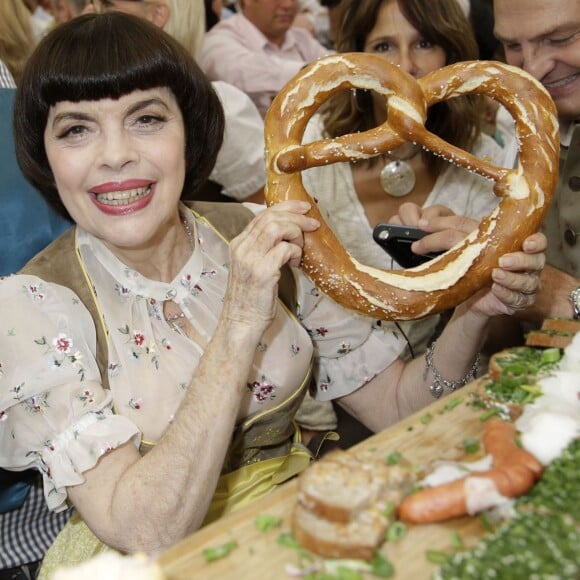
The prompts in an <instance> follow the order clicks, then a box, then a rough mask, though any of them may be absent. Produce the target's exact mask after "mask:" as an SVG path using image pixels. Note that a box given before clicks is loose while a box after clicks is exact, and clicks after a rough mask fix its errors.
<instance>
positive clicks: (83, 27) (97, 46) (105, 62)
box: [13, 12, 224, 215]
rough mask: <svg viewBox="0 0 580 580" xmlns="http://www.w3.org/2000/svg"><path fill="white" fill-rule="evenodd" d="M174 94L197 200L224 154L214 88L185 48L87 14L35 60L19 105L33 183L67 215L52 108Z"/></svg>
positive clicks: (51, 37) (134, 22)
mask: <svg viewBox="0 0 580 580" xmlns="http://www.w3.org/2000/svg"><path fill="white" fill-rule="evenodd" d="M156 87H167V88H169V89H170V90H171V91H172V93H173V95H174V96H175V98H176V101H177V103H178V105H179V108H180V110H181V113H182V116H183V122H184V130H185V152H184V155H185V182H184V186H183V191H182V192H181V193H182V195H183V194H184V193H187V194H188V195H191V194H193V195H195V192H196V191H198V190H199V188H200V186H201V185H203V183H204V182H205V181H206V180H207V178H208V176H209V174H210V173H211V170H212V169H213V166H214V163H215V159H216V157H217V153H218V151H219V149H220V147H221V144H222V139H223V131H224V113H223V109H222V106H221V103H220V101H219V98H218V96H217V94H216V93H215V91H214V90H213V87H212V86H211V84H210V82H209V81H208V80H207V79H206V77H205V75H204V74H203V73H202V71H201V69H200V68H199V67H198V66H197V64H195V62H194V60H193V58H192V57H191V55H189V53H188V52H187V50H186V49H185V48H183V47H182V46H181V45H180V44H179V43H178V42H177V41H176V40H174V39H173V38H172V37H171V36H169V35H168V34H167V33H165V32H163V31H162V30H161V29H159V28H157V27H155V26H154V25H153V24H150V23H149V22H147V21H146V20H144V19H142V18H138V17H136V16H132V15H129V14H123V13H121V12H110V13H106V14H86V15H82V16H78V17H77V18H73V19H72V20H70V21H69V22H67V23H64V24H62V25H60V26H58V27H56V28H55V29H54V30H53V31H52V32H51V33H49V34H48V35H47V36H45V37H44V39H43V40H42V41H41V43H40V44H39V45H38V47H37V49H36V50H35V51H34V53H33V54H32V56H31V57H30V59H29V61H28V63H27V65H26V67H25V69H24V74H23V80H22V83H21V84H20V86H19V87H18V89H17V92H16V97H15V102H14V119H13V124H14V141H15V148H16V156H17V159H18V163H19V165H20V167H21V169H22V172H23V173H24V175H25V177H26V178H27V179H28V180H29V181H30V182H31V183H32V185H34V187H36V188H37V189H38V190H39V191H40V192H41V193H42V194H43V195H44V197H45V198H46V199H47V201H48V202H49V203H50V204H51V205H53V207H55V208H56V209H57V210H58V211H60V212H61V213H64V215H67V212H66V209H65V208H64V206H63V204H62V202H61V200H60V196H59V194H58V191H57V189H56V185H55V180H54V176H53V173H52V169H51V167H50V165H49V163H48V159H47V156H46V150H45V147H44V131H45V128H46V124H47V120H48V114H49V111H50V108H51V107H52V106H54V105H55V104H56V103H58V102H60V101H72V102H79V101H98V100H101V99H118V98H120V97H122V96H124V95H127V94H129V93H131V92H133V91H135V90H147V89H151V88H156Z"/></svg>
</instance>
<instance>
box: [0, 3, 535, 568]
mask: <svg viewBox="0 0 580 580" xmlns="http://www.w3.org/2000/svg"><path fill="white" fill-rule="evenodd" d="M14 114H15V123H14V127H15V139H16V143H17V150H18V157H19V159H20V162H21V164H22V167H23V169H24V171H25V172H26V175H27V176H28V178H29V179H30V180H31V181H32V182H33V183H34V184H35V185H36V186H37V187H38V188H39V189H40V190H41V191H42V192H43V194H44V195H45V196H46V197H47V198H48V199H51V200H52V201H53V202H54V203H56V204H62V207H63V208H64V209H65V210H66V212H67V213H68V214H69V215H70V216H71V217H72V219H73V220H74V222H75V226H74V227H72V228H71V229H70V230H69V231H67V232H66V233H65V234H64V235H63V236H62V237H61V238H59V239H58V240H56V241H55V242H54V243H53V244H51V245H50V246H49V247H48V248H46V249H45V250H44V251H42V252H41V253H40V254H38V255H37V256H36V257H35V258H33V259H32V260H31V261H30V262H29V263H28V264H27V265H26V266H25V268H24V269H23V270H22V271H20V272H19V273H18V274H17V275H14V276H10V277H8V278H4V279H2V280H0V363H1V364H0V418H1V420H0V467H3V468H6V469H9V470H15V471H19V470H23V469H29V468H36V469H38V470H39V471H40V472H41V473H42V476H43V482H44V488H45V497H46V501H47V504H48V506H49V507H50V509H52V510H56V511H58V510H62V509H64V508H65V507H66V506H67V505H69V504H70V505H73V506H74V507H75V508H76V511H75V515H73V517H72V518H71V520H70V521H69V523H68V524H67V526H66V527H65V528H64V529H63V530H62V532H61V533H60V534H59V536H58V537H57V539H56V541H55V543H54V544H53V546H52V547H51V548H50V550H49V552H48V553H47V556H46V558H45V561H44V564H43V567H42V570H41V578H46V577H47V576H48V574H49V573H50V572H51V570H53V569H54V568H55V567H56V566H58V565H59V564H61V563H72V562H81V561H82V560H84V559H87V558H89V557H91V556H93V555H94V554H97V553H99V552H102V551H104V550H110V549H116V550H120V551H123V552H134V551H147V552H157V551H159V550H161V549H163V548H165V547H167V546H170V545H171V544H173V543H175V542H177V541H178V540H180V539H181V538H183V537H184V536H186V535H187V534H188V533H191V532H193V531H195V530H197V529H198V528H199V527H200V526H201V525H203V524H204V523H206V522H209V521H212V520H214V519H216V518H218V517H220V516H221V515H223V514H225V513H228V512H231V511H232V510H234V509H237V508H239V507H241V506H244V505H246V504H248V503H249V502H250V501H252V500H253V499H255V498H257V497H259V496H261V495H263V494H264V493H266V492H267V491H268V490H270V489H272V488H273V487H275V486H276V485H278V484H279V483H281V482H283V481H285V480H287V479H289V478H291V477H293V476H294V475H296V473H297V472H299V471H300V470H301V469H303V468H304V467H306V465H308V463H309V461H310V460H311V459H312V455H311V454H310V452H309V451H308V449H307V447H305V445H304V442H303V441H302V438H301V431H300V430H299V428H297V426H296V423H295V422H294V420H293V418H294V416H295V413H296V410H297V408H298V407H299V405H300V404H301V401H302V399H303V397H304V394H305V392H306V390H307V388H308V387H309V386H310V387H311V388H312V389H313V391H314V392H315V393H316V396H317V397H319V398H321V399H322V400H330V399H336V400H338V401H339V403H340V404H341V405H343V406H344V407H345V409H346V410H347V411H349V412H350V413H351V414H353V415H355V416H356V417H357V418H359V419H360V420H361V421H362V422H363V423H364V424H365V425H366V426H367V427H369V428H370V429H373V430H377V429H382V428H384V427H386V426H388V425H390V424H392V423H394V422H396V421H397V420H399V419H400V418H401V417H404V416H406V415H408V414H410V413H412V412H414V411H416V410H417V409H419V408H420V407H422V406H423V405H425V404H427V403H428V402H430V401H431V400H432V394H431V391H432V390H433V389H430V385H431V382H432V381H433V380H434V378H433V377H434V376H436V375H435V374H434V373H435V371H433V367H432V366H430V367H429V369H430V370H429V371H428V372H426V369H425V363H424V362H423V361H421V360H415V361H412V362H410V363H407V364H405V363H403V361H402V360H401V359H399V358H398V355H399V353H400V352H401V350H402V349H403V346H404V345H403V343H402V341H401V340H400V338H399V336H398V335H396V334H395V333H393V332H391V331H390V330H384V329H383V328H382V327H381V325H380V324H377V321H376V320H371V319H369V318H366V317H363V316H360V315H358V314H356V313H354V312H351V311H347V310H346V309H344V308H342V307H341V306H339V305H337V304H335V303H334V302H332V301H330V300H329V299H328V298H326V297H324V296H323V295H321V294H320V293H319V292H318V291H317V290H316V289H315V288H314V287H313V285H312V283H311V282H310V281H309V280H308V279H307V278H306V277H305V276H304V275H302V273H301V271H300V270H298V269H296V268H295V267H296V266H298V264H299V262H300V259H301V256H302V247H303V241H304V234H306V233H308V232H312V231H314V230H316V229H317V228H318V227H319V223H318V222H317V221H316V220H314V219H312V218H310V217H308V216H307V215H306V214H307V212H308V210H309V207H310V206H309V204H308V203H304V202H299V201H296V200H290V201H286V202H281V203H279V204H277V205H275V206H273V207H271V208H268V209H266V208H263V207H262V206H254V208H255V209H256V212H255V213H254V212H252V211H250V210H249V209H248V208H247V207H244V206H243V205H241V204H237V203H227V204H217V203H200V202H191V203H188V204H187V205H186V204H184V203H182V202H181V195H182V193H183V191H184V190H186V189H190V190H192V191H195V190H196V188H197V187H198V186H199V184H200V183H201V182H202V181H203V179H205V177H206V176H207V175H208V173H209V171H210V170H211V166H212V163H213V160H214V159H215V155H216V151H217V149H218V147H219V144H220V141H221V135H222V126H223V115H222V111H221V108H220V105H219V102H218V100H217V98H216V96H215V93H214V91H213V89H212V87H211V85H210V84H209V83H208V82H207V81H206V80H205V78H204V76H203V75H202V74H201V73H200V71H199V69H198V68H197V66H196V65H195V64H194V63H193V61H192V60H191V58H190V57H189V56H188V54H187V53H186V51H185V49H183V48H182V47H181V46H180V45H178V44H177V43H176V42H175V41H173V40H171V38H170V37H169V36H167V35H166V34H165V33H164V32H162V31H161V30H160V29H158V28H155V27H154V26H153V25H152V24H149V23H148V22H146V21H145V20H142V19H139V18H136V17H134V16H131V15H127V14H123V13H118V12H112V13H107V14H104V15H95V14H91V15H85V16H81V17H79V18H76V19H74V20H71V21H70V22H68V23H66V24H64V25H61V26H59V27H58V28H56V29H54V30H53V31H52V32H50V33H49V34H48V35H47V36H46V37H45V38H44V40H43V41H42V42H41V43H40V45H39V46H38V48H37V50H36V51H35V52H34V53H33V55H32V57H31V59H30V61H29V63H28V65H27V68H26V70H25V73H24V81H23V82H22V84H21V86H20V89H19V91H18V93H17V97H16V107H15V113H14ZM258 210H259V211H258ZM228 240H231V242H230V243H228ZM528 244H529V247H528V248H527V249H526V250H525V251H521V252H516V253H514V254H512V255H511V256H512V258H513V266H512V267H511V268H510V269H509V270H508V269H503V270H498V272H501V273H503V275H504V280H503V282H501V283H497V284H494V285H493V287H491V288H489V289H486V290H484V291H482V292H480V293H478V294H477V295H475V296H473V297H472V298H470V299H469V300H468V301H467V302H465V303H464V304H462V305H460V306H458V307H457V309H456V311H455V315H454V317H453V318H452V320H451V321H450V323H449V325H448V327H447V329H446V330H445V331H444V333H443V334H442V335H441V337H440V338H439V341H438V345H441V347H440V348H439V347H438V348H437V349H436V350H435V353H434V360H433V363H430V365H432V364H434V365H436V367H437V368H439V369H444V371H442V372H443V373H444V375H446V376H448V377H465V376H467V377H471V376H472V373H473V370H474V367H475V363H474V361H475V360H476V358H477V351H478V349H479V347H480V344H481V340H482V338H483V337H484V335H485V328H486V326H487V322H488V320H489V319H490V317H492V316H495V315H497V314H499V313H506V312H508V313H511V312H514V311H515V310H516V309H518V308H520V307H525V306H527V305H528V304H530V303H531V302H532V301H533V298H534V293H535V292H536V290H537V278H538V276H537V273H538V271H539V270H540V269H541V267H542V264H543V259H544V256H543V249H544V246H545V239H544V237H543V236H542V235H541V234H537V235H535V236H533V237H531V238H530V240H528ZM530 274H532V275H530ZM278 292H279V293H280V297H281V298H280V299H279V298H278V295H279V294H278ZM282 299H283V300H284V302H281V300H282ZM446 353H453V354H452V356H450V355H449V354H446ZM465 380H467V379H465ZM460 382H461V380H460V379H458V381H457V383H456V384H459V383H460ZM454 384H455V383H454ZM321 427H322V426H321ZM289 459H291V460H289Z"/></svg>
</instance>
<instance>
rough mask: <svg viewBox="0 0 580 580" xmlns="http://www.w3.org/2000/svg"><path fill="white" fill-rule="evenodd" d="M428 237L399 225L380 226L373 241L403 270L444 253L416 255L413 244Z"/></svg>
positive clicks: (423, 233)
mask: <svg viewBox="0 0 580 580" xmlns="http://www.w3.org/2000/svg"><path fill="white" fill-rule="evenodd" d="M426 235H428V233H427V232H424V231H423V230H421V229H419V228H416V227H412V226H401V225H398V224H379V225H378V226H377V227H376V228H375V229H374V230H373V239H374V240H375V242H376V243H377V244H379V246H381V247H382V248H383V249H384V250H385V251H386V252H387V253H388V254H389V255H390V256H391V257H392V258H393V259H394V260H395V261H396V262H397V263H398V264H399V265H400V266H402V267H403V268H414V267H415V266H419V265H420V264H423V263H424V262H428V261H429V260H432V259H433V258H435V257H436V256H439V255H440V254H442V253H443V252H433V253H429V254H415V253H414V252H413V250H411V244H412V243H413V242H414V241H415V240H420V239H421V238H423V237H425V236H426Z"/></svg>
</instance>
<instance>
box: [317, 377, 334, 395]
mask: <svg viewBox="0 0 580 580" xmlns="http://www.w3.org/2000/svg"><path fill="white" fill-rule="evenodd" d="M332 383H333V380H332V379H331V378H330V377H329V376H328V374H327V375H326V378H325V379H322V378H321V379H320V380H319V382H318V388H319V389H320V390H321V391H322V392H323V393H325V392H326V391H328V389H329V388H330V387H331V386H332Z"/></svg>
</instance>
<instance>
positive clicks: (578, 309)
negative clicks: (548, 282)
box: [570, 286, 580, 320]
mask: <svg viewBox="0 0 580 580" xmlns="http://www.w3.org/2000/svg"><path fill="white" fill-rule="evenodd" d="M570 302H571V303H572V312H573V313H574V314H573V317H574V320H580V286H578V288H574V290H572V292H570Z"/></svg>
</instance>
